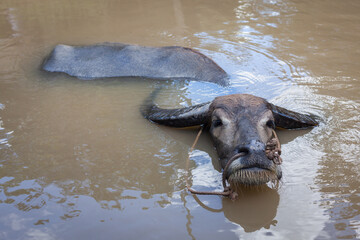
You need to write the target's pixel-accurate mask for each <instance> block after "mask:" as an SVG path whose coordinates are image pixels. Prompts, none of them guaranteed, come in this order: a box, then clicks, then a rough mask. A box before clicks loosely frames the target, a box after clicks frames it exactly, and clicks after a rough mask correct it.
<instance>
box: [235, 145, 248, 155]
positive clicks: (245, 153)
mask: <svg viewBox="0 0 360 240" xmlns="http://www.w3.org/2000/svg"><path fill="white" fill-rule="evenodd" d="M237 152H238V153H242V154H244V155H247V154H249V148H247V147H240V148H238V150H237Z"/></svg>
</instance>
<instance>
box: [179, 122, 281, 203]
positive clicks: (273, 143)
mask: <svg viewBox="0 0 360 240" xmlns="http://www.w3.org/2000/svg"><path fill="white" fill-rule="evenodd" d="M203 128H204V127H203V126H201V127H200V130H199V132H198V134H197V136H196V138H195V141H194V143H193V145H192V146H191V148H190V150H189V154H188V157H187V160H186V188H187V190H188V191H189V192H191V193H192V194H198V195H220V196H226V197H229V198H230V199H232V200H235V199H236V198H237V197H238V194H237V193H236V192H234V191H233V190H232V189H231V188H230V186H227V185H226V175H227V171H228V168H229V166H230V165H231V163H232V162H233V161H235V160H236V159H238V158H239V157H241V156H244V155H246V153H245V152H241V153H238V154H235V155H234V156H233V157H232V158H230V159H229V161H228V162H227V163H226V165H225V168H224V171H223V173H222V185H223V187H224V191H222V192H219V191H196V190H194V189H192V188H191V187H190V184H189V175H190V174H189V172H190V170H189V165H190V155H191V153H192V152H193V151H194V148H195V146H196V143H197V142H198V140H199V138H200V135H201V133H202V131H203ZM272 131H273V136H274V137H273V138H272V139H270V140H269V141H268V142H267V144H266V148H265V154H266V156H267V157H268V158H269V160H271V161H273V162H274V163H275V164H277V165H279V164H281V162H282V159H281V157H280V154H281V145H280V141H279V138H278V136H277V135H276V132H275V130H272Z"/></svg>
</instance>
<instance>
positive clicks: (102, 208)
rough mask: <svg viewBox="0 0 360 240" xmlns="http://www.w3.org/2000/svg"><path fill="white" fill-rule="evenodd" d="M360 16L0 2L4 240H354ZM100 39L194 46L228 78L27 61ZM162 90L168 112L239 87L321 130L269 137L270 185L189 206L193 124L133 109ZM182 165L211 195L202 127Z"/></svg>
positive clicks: (329, 7) (212, 169)
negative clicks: (83, 73)
mask: <svg viewBox="0 0 360 240" xmlns="http://www.w3.org/2000/svg"><path fill="white" fill-rule="evenodd" d="M359 9H360V2H359V1H356V0H349V1H346V2H343V1H331V0H325V1H312V2H307V1H305V2H303V1H292V0H289V1H272V0H271V1H270V0H255V1H232V0H227V1H222V2H221V4H219V2H218V1H209V0H207V1H196V2H193V1H181V0H172V1H165V0H161V1H142V0H140V1H112V0H107V1H101V2H100V1H92V2H89V1H76V2H74V1H68V0H65V1H57V0H55V1H51V2H45V1H40V0H36V1H31V2H24V1H18V0H11V1H10V0H3V1H1V3H0V29H1V30H0V50H1V51H0V211H1V216H0V239H74V238H75V239H97V238H98V237H97V236H98V235H99V233H101V234H102V236H103V237H105V238H118V237H119V236H121V238H124V239H144V238H146V239H158V238H160V239H169V238H171V239H189V238H190V239H205V238H208V239H219V238H223V239H238V238H241V239H262V238H264V236H265V237H273V238H276V239H295V237H294V236H297V239H330V238H348V239H349V238H353V239H355V238H359V237H360V235H359V234H360V232H359V227H360V218H359V216H360V215H359V213H360V208H359V204H360V199H359V196H360V195H359V186H360V182H359V180H358V179H359V172H360V169H359V164H358V161H359V158H358V153H359V152H360V144H359V143H360V118H359V116H360V114H359V108H360V100H359V92H360V84H359V81H358V80H359V71H358V69H359V68H360V67H359V61H358V59H359V50H358V49H360V46H359V45H360V41H359V39H360V35H359V34H360V25H359V24H358V22H359V20H360V19H359V18H360V15H359V14H358V10H359ZM105 41H107V42H125V43H135V44H142V45H152V46H165V45H182V46H186V47H193V48H195V49H197V50H199V51H201V52H202V53H204V54H206V55H208V56H210V57H211V58H213V59H214V60H215V62H217V63H218V64H219V65H220V66H221V67H223V68H224V69H225V70H226V71H227V72H228V73H229V74H230V76H231V84H230V86H229V87H226V88H223V87H220V86H218V85H216V84H211V83H199V82H186V81H178V82H173V81H165V82H161V81H155V80H154V81H153V80H145V79H112V80H98V81H80V80H77V79H74V78H70V77H68V76H65V75H61V74H48V73H44V72H41V71H40V70H39V67H40V65H41V63H42V61H43V58H44V57H45V56H46V55H47V54H48V53H49V52H50V50H51V49H52V48H53V47H54V46H55V45H56V44H59V43H64V44H73V45H76V44H79V45H84V44H92V43H97V42H105ZM158 86H163V87H164V89H163V92H162V93H161V94H160V96H159V97H158V99H157V102H158V103H159V104H161V105H162V106H164V107H179V106H188V105H192V104H196V103H200V102H205V101H210V100H211V99H213V98H214V97H216V96H218V95H224V94H230V93H239V92H241V93H242V92H246V93H252V94H255V95H258V96H261V97H264V98H266V99H268V100H269V101H271V102H273V103H275V104H277V105H280V106H284V107H286V108H289V109H292V110H295V111H299V112H304V113H312V114H315V115H318V116H320V118H321V124H320V126H319V127H317V128H315V129H312V130H307V131H282V130H281V131H279V137H280V139H281V141H282V143H283V147H282V148H283V159H284V163H283V172H284V178H283V181H282V183H281V186H280V188H279V190H277V191H276V190H270V189H261V190H259V189H258V190H249V189H247V190H244V193H243V196H242V198H240V199H239V200H238V201H235V202H231V201H230V200H228V199H222V198H220V197H214V196H200V197H199V198H198V199H197V197H194V196H191V195H189V194H188V193H186V192H185V191H184V188H185V176H186V174H185V172H184V171H185V170H184V169H185V160H186V158H187V151H188V150H189V147H190V146H189V145H191V143H192V142H193V140H194V138H195V135H196V131H194V129H187V130H183V129H171V128H167V127H162V126H157V125H155V124H152V123H149V122H148V121H146V120H145V119H143V118H142V117H141V115H140V113H139V111H138V109H139V106H140V105H141V104H142V101H143V99H145V98H146V97H147V96H148V94H149V93H150V92H151V91H152V90H153V89H155V88H157V87H158ZM191 160H192V162H191V166H190V168H191V177H192V184H193V186H194V188H196V189H198V190H219V189H221V174H220V167H219V164H218V162H217V156H216V153H215V151H214V149H213V147H212V143H211V141H210V140H209V135H208V134H204V135H202V136H201V138H200V141H199V143H198V145H197V149H196V151H194V153H193V154H192V156H191ZM198 200H199V201H198ZM202 203H203V204H205V205H202Z"/></svg>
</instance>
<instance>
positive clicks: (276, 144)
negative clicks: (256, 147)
mask: <svg viewBox="0 0 360 240" xmlns="http://www.w3.org/2000/svg"><path fill="white" fill-rule="evenodd" d="M272 133H273V136H274V137H273V138H272V139H270V140H269V141H268V142H267V143H266V148H265V154H266V156H267V158H268V159H269V160H271V161H273V162H274V163H275V164H276V165H280V164H281V163H282V159H281V157H280V155H281V145H280V140H279V138H278V136H277V135H276V132H275V130H274V129H273V130H272Z"/></svg>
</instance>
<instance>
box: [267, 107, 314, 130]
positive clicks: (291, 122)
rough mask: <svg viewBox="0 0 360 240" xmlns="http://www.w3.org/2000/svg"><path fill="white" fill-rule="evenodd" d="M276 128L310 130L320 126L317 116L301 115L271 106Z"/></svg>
mask: <svg viewBox="0 0 360 240" xmlns="http://www.w3.org/2000/svg"><path fill="white" fill-rule="evenodd" d="M270 106H271V110H272V112H273V115H274V118H275V125H276V127H280V128H285V129H296V128H308V127H313V126H317V125H319V123H318V122H317V121H316V120H315V116H311V115H306V114H301V113H297V112H293V111H290V110H287V109H285V108H282V107H278V106H275V105H273V104H270Z"/></svg>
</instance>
